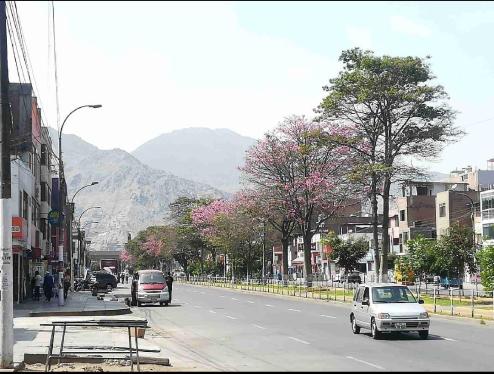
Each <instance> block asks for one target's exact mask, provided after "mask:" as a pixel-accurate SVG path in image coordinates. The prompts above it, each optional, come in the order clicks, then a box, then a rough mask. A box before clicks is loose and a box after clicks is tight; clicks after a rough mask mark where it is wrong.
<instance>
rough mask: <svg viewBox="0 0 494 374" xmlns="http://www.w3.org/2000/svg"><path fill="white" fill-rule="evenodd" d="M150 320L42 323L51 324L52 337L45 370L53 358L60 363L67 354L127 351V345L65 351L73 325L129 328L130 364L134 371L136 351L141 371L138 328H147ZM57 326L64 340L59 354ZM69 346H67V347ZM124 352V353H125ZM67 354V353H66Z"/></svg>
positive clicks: (44, 324) (138, 367)
mask: <svg viewBox="0 0 494 374" xmlns="http://www.w3.org/2000/svg"><path fill="white" fill-rule="evenodd" d="M147 323H148V321H147V320H121V319H120V320H119V319H114V320H71V321H53V322H51V323H42V324H40V326H51V327H52V330H51V338H50V345H49V347H48V354H47V355H46V364H45V372H47V371H49V370H50V368H51V360H52V359H53V358H58V363H60V362H61V361H62V359H63V358H64V357H66V355H67V354H77V353H79V354H83V353H85V354H90V353H91V354H95V353H97V354H104V355H108V354H115V353H116V352H115V348H116V349H119V350H122V351H123V352H125V351H127V348H126V347H112V348H113V349H106V350H101V351H92V352H87V350H89V349H94V348H97V347H94V346H92V347H84V346H78V347H75V348H80V349H84V348H87V349H86V351H65V352H64V340H65V332H66V330H67V327H72V326H77V327H81V326H84V327H123V328H127V332H128V335H129V347H128V353H129V357H130V365H131V371H134V360H133V357H132V353H133V352H134V353H135V356H136V361H137V371H138V372H140V371H141V368H140V365H139V343H138V337H137V329H138V328H143V329H147V328H149V326H148V325H147ZM57 327H62V328H63V329H62V341H61V344H60V352H59V353H58V354H53V342H54V340H55V331H56V328H57ZM132 328H133V329H134V337H135V349H134V348H132V337H131V329H132ZM66 348H67V347H66ZM141 351H149V350H142V349H141ZM123 352H122V353H123ZM64 354H65V355H64ZM85 358H87V359H97V360H100V359H101V357H91V356H89V357H85ZM105 358H106V359H122V358H123V357H121V356H119V357H105Z"/></svg>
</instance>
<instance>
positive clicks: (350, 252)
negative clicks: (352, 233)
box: [322, 232, 369, 274]
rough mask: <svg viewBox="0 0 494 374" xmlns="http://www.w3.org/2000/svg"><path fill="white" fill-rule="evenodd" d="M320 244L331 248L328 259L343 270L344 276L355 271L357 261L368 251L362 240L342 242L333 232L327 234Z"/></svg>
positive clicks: (365, 243) (357, 264)
mask: <svg viewBox="0 0 494 374" xmlns="http://www.w3.org/2000/svg"><path fill="white" fill-rule="evenodd" d="M322 244H324V245H329V246H330V247H331V253H330V255H329V258H330V259H331V260H333V261H335V262H336V264H338V266H339V267H340V268H343V269H344V270H345V274H348V272H350V271H352V270H355V269H357V268H358V266H359V261H360V260H361V259H363V258H364V257H365V255H366V254H367V252H368V251H369V244H368V242H367V241H365V240H363V239H357V240H353V239H350V240H347V241H345V240H342V239H340V238H339V237H338V235H336V234H335V233H334V232H329V233H328V235H326V236H325V237H324V238H323V239H322Z"/></svg>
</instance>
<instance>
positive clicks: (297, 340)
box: [288, 336, 310, 344]
mask: <svg viewBox="0 0 494 374" xmlns="http://www.w3.org/2000/svg"><path fill="white" fill-rule="evenodd" d="M288 339H292V340H295V341H296V342H299V343H302V344H310V343H309V342H306V341H305V340H301V339H297V338H294V337H293V336H289V337H288Z"/></svg>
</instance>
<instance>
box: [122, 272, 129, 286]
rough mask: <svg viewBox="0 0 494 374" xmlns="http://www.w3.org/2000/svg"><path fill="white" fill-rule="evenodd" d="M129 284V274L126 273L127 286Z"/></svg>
mask: <svg viewBox="0 0 494 374" xmlns="http://www.w3.org/2000/svg"><path fill="white" fill-rule="evenodd" d="M122 283H123V282H122ZM127 283H129V274H128V273H125V284H127Z"/></svg>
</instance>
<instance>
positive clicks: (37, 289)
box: [33, 270, 41, 301]
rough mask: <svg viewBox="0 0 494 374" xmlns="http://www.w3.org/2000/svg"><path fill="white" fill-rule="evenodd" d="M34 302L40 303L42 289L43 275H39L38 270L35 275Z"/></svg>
mask: <svg viewBox="0 0 494 374" xmlns="http://www.w3.org/2000/svg"><path fill="white" fill-rule="evenodd" d="M33 280H34V300H36V301H39V297H40V287H41V275H39V271H38V270H36V272H35V273H34V277H33Z"/></svg>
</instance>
